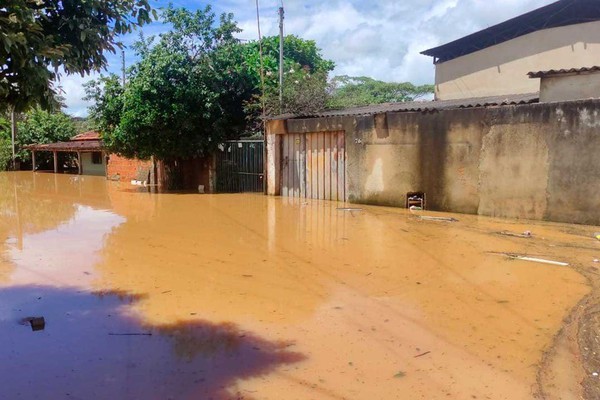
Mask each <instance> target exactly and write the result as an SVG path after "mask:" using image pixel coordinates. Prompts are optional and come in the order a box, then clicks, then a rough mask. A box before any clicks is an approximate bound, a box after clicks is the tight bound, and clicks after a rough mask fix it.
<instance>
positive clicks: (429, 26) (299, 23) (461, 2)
mask: <svg viewBox="0 0 600 400" xmlns="http://www.w3.org/2000/svg"><path fill="white" fill-rule="evenodd" d="M281 1H282V0H259V3H260V18H261V29H262V33H263V35H276V34H278V29H279V28H278V14H277V10H278V7H279V5H280V3H281ZM553 1H554V0H501V1H494V2H492V1H489V0H283V5H284V9H285V33H286V34H294V35H297V36H300V37H302V38H303V39H311V40H315V41H316V42H317V45H318V46H319V47H320V48H321V49H322V54H323V56H324V57H325V58H328V59H331V60H333V61H334V62H335V63H336V69H335V70H334V71H333V74H334V75H351V76H370V77H372V78H376V79H380V80H384V81H398V82H407V81H408V82H412V83H415V84H425V83H433V81H434V74H435V70H434V66H433V61H432V58H431V57H427V56H423V55H421V54H419V53H420V52H421V51H423V50H426V49H429V48H432V47H435V46H438V45H441V44H444V43H447V42H450V41H452V40H455V39H458V38H460V37H463V36H466V35H468V34H470V33H473V32H476V31H478V30H481V29H484V28H487V27H489V26H491V25H495V24H497V23H500V22H502V21H505V20H507V19H509V18H513V17H516V16H518V15H520V14H523V13H525V12H528V11H531V10H534V9H536V8H538V7H542V6H544V5H547V4H550V3H552V2H553ZM171 2H172V3H173V5H174V6H176V7H185V8H189V9H198V8H203V7H205V6H206V5H207V4H211V6H212V7H213V10H214V11H215V12H216V13H217V14H220V13H222V12H231V13H233V14H234V16H235V19H236V21H237V22H238V25H239V27H240V28H242V29H243V31H242V33H240V34H239V38H240V39H247V40H251V39H256V38H257V37H258V34H257V23H256V3H255V0H213V1H212V2H210V1H209V2H207V1H206V0H172V1H171ZM168 3H169V2H168V1H165V0H155V1H154V2H153V4H154V6H155V7H156V8H160V7H165V6H166V5H167V4H168ZM141 30H142V31H143V32H144V34H145V35H146V36H148V35H153V34H159V33H160V32H163V31H165V30H168V27H167V26H165V25H163V24H161V23H158V22H156V23H153V24H151V25H148V26H145V27H143V28H142V29H141ZM138 35H139V31H138V32H137V33H133V34H130V35H127V36H124V37H122V38H120V40H122V41H123V43H124V44H125V45H130V44H132V43H133V42H134V41H135V40H136V39H137V37H138ZM120 57H121V56H120V54H118V55H112V54H108V55H107V58H108V60H109V64H110V65H109V67H108V72H116V73H118V72H119V71H120V68H121V58H120ZM133 62H135V55H134V54H133V52H132V51H131V50H126V64H127V65H130V64H132V63H133ZM96 77H97V75H92V76H85V77H81V76H79V75H74V76H64V75H63V76H62V78H61V81H60V83H59V85H60V86H61V87H62V89H63V90H64V96H65V97H66V103H67V109H66V112H67V113H69V114H71V115H73V116H85V115H86V114H87V107H88V106H89V103H87V102H86V101H84V100H83V97H84V96H85V92H84V89H83V83H84V82H86V81H88V80H90V79H93V78H96Z"/></svg>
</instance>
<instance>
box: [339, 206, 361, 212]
mask: <svg viewBox="0 0 600 400" xmlns="http://www.w3.org/2000/svg"><path fill="white" fill-rule="evenodd" d="M337 210H338V211H362V210H363V209H362V208H350V207H340V208H338V209H337Z"/></svg>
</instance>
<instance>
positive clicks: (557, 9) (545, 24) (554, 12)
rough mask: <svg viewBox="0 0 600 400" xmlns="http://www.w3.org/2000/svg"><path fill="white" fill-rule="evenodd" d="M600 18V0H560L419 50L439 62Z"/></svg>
mask: <svg viewBox="0 0 600 400" xmlns="http://www.w3.org/2000/svg"><path fill="white" fill-rule="evenodd" d="M599 20H600V1H598V0H560V1H557V2H555V3H552V4H549V5H547V6H545V7H541V8H538V9H536V10H533V11H531V12H528V13H526V14H522V15H520V16H518V17H515V18H512V19H509V20H508V21H505V22H502V23H500V24H498V25H494V26H491V27H489V28H487V29H484V30H481V31H479V32H475V33H473V34H471V35H468V36H465V37H463V38H460V39H458V40H455V41H453V42H450V43H446V44H444V45H442V46H438V47H434V48H432V49H429V50H425V51H423V52H421V54H424V55H427V56H431V57H434V58H435V60H434V62H436V63H439V62H444V61H449V60H452V59H454V58H457V57H460V56H464V55H467V54H470V53H474V52H476V51H479V50H483V49H485V48H488V47H491V46H494V45H497V44H499V43H503V42H506V41H508V40H511V39H514V38H517V37H519V36H523V35H527V34H529V33H532V32H535V31H539V30H542V29H548V28H557V27H560V26H567V25H574V24H580V23H585V22H593V21H599Z"/></svg>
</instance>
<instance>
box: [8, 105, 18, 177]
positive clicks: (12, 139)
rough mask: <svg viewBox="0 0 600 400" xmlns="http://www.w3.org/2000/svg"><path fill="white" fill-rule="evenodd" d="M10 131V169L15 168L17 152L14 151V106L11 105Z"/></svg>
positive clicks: (14, 169)
mask: <svg viewBox="0 0 600 400" xmlns="http://www.w3.org/2000/svg"><path fill="white" fill-rule="evenodd" d="M10 131H11V144H12V170H13V171H16V170H17V154H16V152H15V138H16V137H17V124H16V121H15V108H14V107H13V108H12V109H11V111H10Z"/></svg>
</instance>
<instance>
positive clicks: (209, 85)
mask: <svg viewBox="0 0 600 400" xmlns="http://www.w3.org/2000/svg"><path fill="white" fill-rule="evenodd" d="M163 19H164V21H165V22H167V23H170V24H172V26H173V29H172V30H171V31H169V32H167V33H164V34H162V35H160V37H159V38H158V42H157V43H156V44H154V38H150V39H145V38H143V37H142V38H141V40H140V41H139V42H138V43H137V44H136V46H135V49H136V51H137V53H138V55H139V56H140V61H139V62H137V63H136V64H135V65H134V66H133V67H132V68H131V69H130V71H129V81H128V84H127V87H126V89H125V90H123V89H122V88H120V87H119V83H118V80H117V78H116V77H114V76H113V77H108V78H103V80H102V82H96V83H95V84H92V85H90V86H88V97H89V98H92V99H94V100H95V102H96V105H95V106H94V107H93V108H92V110H91V111H92V116H93V117H94V118H95V119H96V120H97V122H98V127H99V129H100V131H101V132H102V133H103V137H104V142H105V145H107V147H108V148H109V149H110V150H111V151H114V152H116V153H119V154H122V155H125V156H128V157H139V158H148V157H150V156H156V157H158V158H160V159H174V158H186V157H191V156H196V155H201V154H204V153H205V152H206V151H207V149H209V148H211V147H212V146H216V144H218V143H219V142H220V141H221V140H222V139H224V138H226V137H227V136H228V135H234V134H236V131H237V130H239V129H242V127H243V125H244V123H245V121H244V114H243V110H242V105H241V102H240V101H239V97H240V96H242V97H247V96H249V93H250V92H251V91H252V87H251V85H250V83H249V82H246V81H245V80H244V79H243V78H244V77H243V76H241V75H240V74H239V73H236V68H237V67H238V66H239V65H242V63H243V52H242V51H240V49H239V47H238V41H237V40H236V39H235V38H234V34H235V33H237V32H239V29H238V28H237V25H236V23H235V22H234V21H233V15H232V14H223V15H221V16H220V18H219V20H218V22H217V20H216V16H215V14H214V13H212V11H211V8H210V7H209V6H208V7H206V8H205V9H201V10H198V11H195V12H191V11H189V10H185V9H175V8H173V7H169V8H168V9H166V10H165V11H164V12H163Z"/></svg>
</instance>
